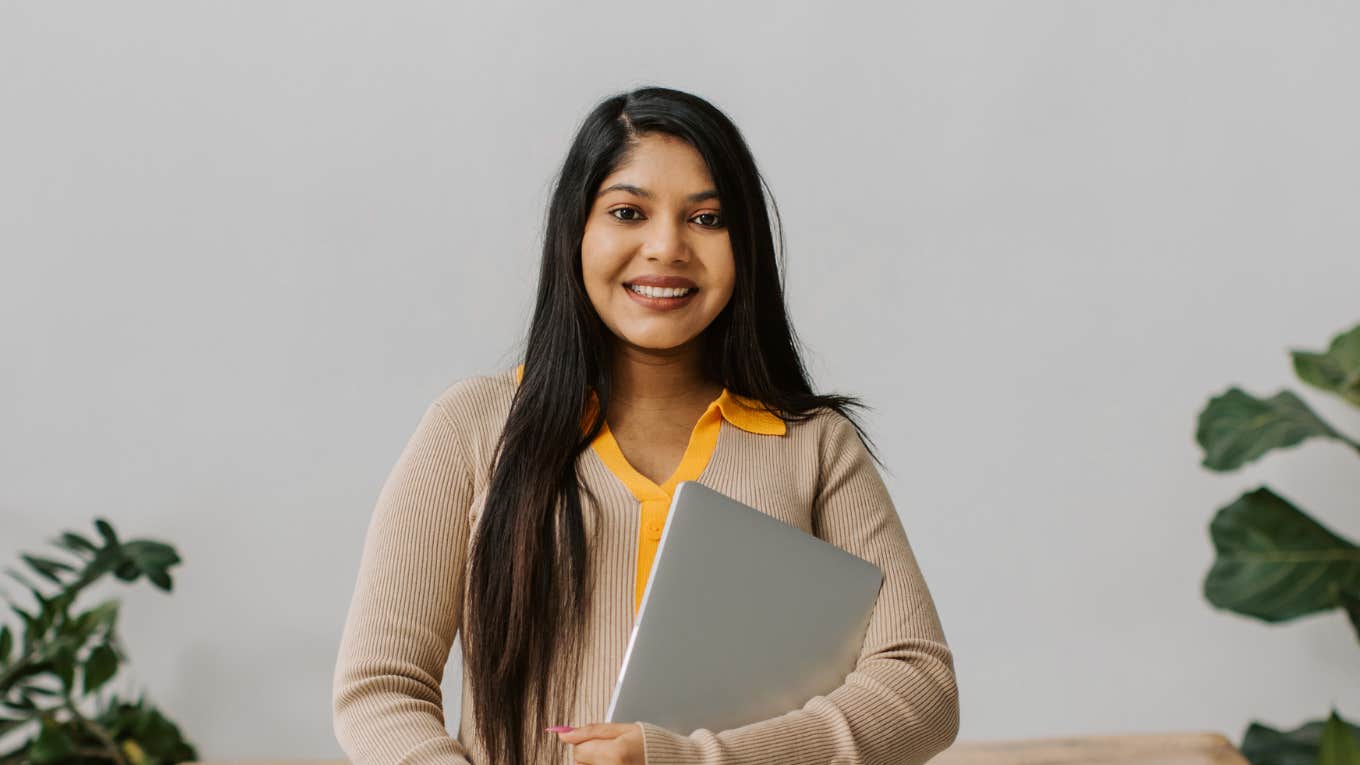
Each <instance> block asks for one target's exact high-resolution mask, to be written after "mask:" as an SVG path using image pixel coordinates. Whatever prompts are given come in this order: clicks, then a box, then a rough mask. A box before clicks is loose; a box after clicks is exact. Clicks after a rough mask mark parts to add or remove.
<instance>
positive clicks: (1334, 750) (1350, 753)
mask: <svg viewBox="0 0 1360 765" xmlns="http://www.w3.org/2000/svg"><path fill="white" fill-rule="evenodd" d="M1317 761H1318V765H1360V741H1357V740H1356V736H1355V734H1354V733H1353V732H1352V731H1351V729H1350V727H1349V726H1348V725H1346V723H1345V721H1343V720H1342V719H1341V717H1340V716H1339V715H1337V713H1336V709H1335V708H1333V709H1332V714H1331V716H1330V717H1328V718H1327V725H1326V727H1324V728H1323V729H1322V744H1321V746H1320V747H1319V749H1318V760H1317Z"/></svg>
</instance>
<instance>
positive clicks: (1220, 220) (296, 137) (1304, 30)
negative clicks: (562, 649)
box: [0, 0, 1360, 759]
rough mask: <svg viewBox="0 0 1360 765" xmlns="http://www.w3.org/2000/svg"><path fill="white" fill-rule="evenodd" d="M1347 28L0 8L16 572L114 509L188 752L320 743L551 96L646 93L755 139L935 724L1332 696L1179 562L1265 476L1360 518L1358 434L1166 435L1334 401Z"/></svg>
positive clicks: (1356, 704)
mask: <svg viewBox="0 0 1360 765" xmlns="http://www.w3.org/2000/svg"><path fill="white" fill-rule="evenodd" d="M1358 31H1360V6H1356V5H1353V4H1343V3H1322V2H1312V3H1309V2H1304V3H1272V2H1255V1H1249V0H1234V2H1221V3H1211V2H1190V3H1171V2H1149V1H1148V0H1137V1H1136V2H1133V1H1130V2H1117V3H1079V2H1070V3H1061V2H1030V3H1005V2H991V3H965V2H948V3H944V2H941V3H936V4H902V3H882V4H873V5H862V6H858V7H856V6H853V5H847V4H845V3H838V4H835V5H834V6H833V5H832V4H830V3H826V4H799V3H789V2H781V3H780V4H779V5H778V10H777V11H776V10H775V6H774V5H773V4H765V5H762V6H756V5H754V4H752V5H748V6H737V5H734V4H730V3H702V2H700V3H686V4H682V5H674V4H672V5H666V6H651V5H646V4H641V5H639V4H620V3H571V4H546V3H544V4H538V5H527V6H526V5H512V4H497V3H483V4H477V5H475V6H473V5H471V4H468V5H467V6H466V7H460V6H459V5H457V4H453V3H433V2H426V3H383V4H372V3H363V4H361V3H328V2H282V3H280V2H269V3H264V2H255V3H203V2H168V1H165V2H120V3H94V2H90V3H64V4H55V3H44V2H28V3H17V2H3V3H0V109H2V110H3V118H2V119H0V138H2V139H3V140H0V257H3V271H0V358H3V364H4V374H3V375H0V398H3V399H4V400H5V401H6V406H4V407H3V408H2V409H0V513H3V532H2V535H0V561H12V560H14V559H15V558H14V556H15V554H16V553H17V551H18V550H19V549H25V550H30V551H38V550H41V549H43V548H44V540H45V539H46V538H48V537H49V536H52V535H54V534H55V533H56V532H58V531H60V530H62V529H66V528H78V529H83V528H88V527H89V524H90V522H91V519H92V518H93V517H94V516H95V515H104V516H107V517H108V518H110V519H112V520H113V521H114V523H115V525H116V526H117V527H118V528H119V529H120V530H121V531H122V532H123V533H124V534H126V535H131V536H148V537H154V538H161V539H164V540H167V541H170V542H172V543H173V544H175V545H176V546H177V547H178V548H179V549H180V551H181V553H182V554H183V556H184V560H185V562H184V564H183V565H182V566H181V567H180V568H179V569H178V570H177V572H176V590H175V592H174V593H173V595H165V594H163V593H161V592H159V591H154V590H151V589H150V588H149V587H147V586H145V585H143V586H139V587H137V588H134V589H121V588H115V587H113V586H110V588H109V592H110V593H116V594H118V595H120V596H121V597H122V598H123V599H124V606H125V609H124V613H123V622H122V630H123V634H124V637H125V640H126V643H127V644H128V646H129V649H130V651H131V653H132V656H133V660H134V662H135V664H134V666H133V667H132V669H131V671H130V672H129V674H127V675H125V676H124V677H123V678H122V680H121V682H120V683H119V687H120V688H123V689H125V690H126V691H135V690H136V689H145V690H146V691H147V692H148V694H149V695H150V696H151V697H152V698H153V699H154V700H155V701H156V702H158V703H159V704H161V705H162V706H163V707H164V708H165V709H166V710H167V711H168V712H169V714H170V715H171V716H172V717H173V718H174V719H176V720H178V721H179V722H180V723H181V724H182V726H183V727H184V729H185V730H186V732H187V733H188V734H189V736H190V738H191V739H192V740H193V741H194V742H195V743H196V744H198V746H199V748H200V752H201V754H202V755H203V756H204V757H205V758H210V759H220V758H246V757H267V756H286V757H329V756H338V755H339V749H338V747H337V745H336V744H335V742H334V740H333V738H332V733H331V721H330V708H329V694H330V678H331V669H332V666H333V661H334V651H335V648H336V644H337V639H338V636H339V631H340V628H341V624H342V622H343V619H344V616H345V609H346V607H347V605H348V600H349V597H350V593H351V588H352V586H353V583H354V576H355V573H356V570H357V564H358V555H359V551H360V545H361V544H362V535H363V531H364V529H365V524H366V522H367V518H368V513H369V512H370V510H371V508H372V504H373V502H374V500H375V499H376V496H377V492H378V489H379V487H380V485H381V483H382V481H383V480H384V478H385V476H386V473H387V470H388V469H389V468H390V467H391V465H392V463H393V462H394V461H395V459H396V456H397V454H398V452H399V451H400V448H401V446H402V445H403V444H404V442H405V440H406V438H407V437H408V436H409V435H410V433H411V431H412V429H413V427H414V426H415V423H416V420H417V419H418V418H419V415H420V413H421V412H422V411H423V409H424V407H425V406H426V404H427V403H428V402H429V401H430V400H431V399H432V398H433V397H434V396H435V395H437V394H438V392H439V391H440V390H442V389H443V387H444V386H445V385H447V384H448V383H450V382H451V381H453V380H454V379H457V378H459V377H461V376H465V375H471V374H481V373H487V372H491V371H496V370H501V369H506V368H508V367H509V366H510V365H511V364H513V363H514V362H515V360H516V356H515V353H516V351H517V345H516V344H517V343H518V342H519V340H520V338H521V334H522V330H523V328H524V326H525V323H526V321H527V317H528V312H529V310H530V307H531V294H532V290H533V287H534V283H535V279H536V275H537V274H536V265H537V263H536V258H537V255H536V249H537V244H538V235H539V227H540V224H541V221H542V211H543V206H544V203H545V197H546V193H547V188H548V183H549V180H550V178H551V176H552V173H553V172H554V171H555V169H556V165H557V163H558V162H560V160H561V158H562V154H563V152H564V150H565V148H566V146H567V143H568V140H569V138H570V135H571V132H572V130H573V129H574V127H575V125H576V123H577V121H578V120H579V119H580V118H581V117H582V116H584V114H585V112H586V111H587V110H588V109H589V107H590V106H591V105H593V104H594V103H595V101H596V100H598V99H599V98H601V97H603V96H605V95H607V94H609V93H612V92H614V91H616V90H618V89H622V88H626V87H629V86H634V85H640V84H647V83H659V84H664V85H670V86H674V87H680V88H683V89H687V90H692V91H694V92H697V93H699V94H701V95H704V96H706V97H708V98H710V99H711V100H713V101H714V102H715V103H716V104H718V105H719V106H720V107H721V108H724V109H725V110H727V111H728V113H729V114H730V115H731V116H732V117H733V118H734V119H735V120H736V121H737V123H738V124H739V125H740V126H741V127H742V129H743V130H744V132H745V134H746V136H747V138H748V140H749V141H750V143H751V145H752V147H753V149H754V151H755V153H756V156H757V159H758V160H759V161H760V162H761V163H762V167H763V169H764V171H765V173H766V175H767V176H768V179H769V182H770V184H771V185H772V187H773V189H774V192H775V194H776V198H777V200H778V202H779V203H780V205H781V211H782V213H783V215H784V220H785V222H786V227H787V233H788V241H789V270H788V283H789V293H790V294H789V300H790V304H791V310H792V312H793V318H794V321H795V327H796V329H797V330H798V331H799V333H800V334H801V336H802V338H803V340H804V341H805V342H806V345H807V348H808V354H809V355H808V358H809V363H810V365H811V368H812V371H813V372H814V374H815V377H816V382H817V384H818V386H819V388H821V389H825V390H835V391H840V392H848V393H855V394H859V395H862V396H864V397H865V398H866V400H867V401H868V402H869V403H870V404H872V405H874V406H875V407H876V409H875V411H874V412H872V413H871V414H870V416H869V425H870V427H871V429H872V430H871V432H872V434H873V435H875V436H876V437H877V440H878V443H879V445H880V446H881V448H882V451H883V454H884V457H885V458H886V460H887V461H888V462H889V464H890V465H891V466H892V468H893V471H894V472H893V474H891V475H890V476H888V477H887V480H888V483H889V488H890V489H891V490H892V492H893V495H894V498H895V499H896V502H897V504H898V507H899V509H900V510H901V512H902V516H903V519H904V522H905V524H906V526H907V530H908V533H909V535H910V536H911V538H912V541H913V544H914V546H915V548H916V550H917V552H918V555H919V558H920V561H921V564H922V566H923V569H924V571H925V573H926V575H927V578H928V580H929V582H930V584H931V587H932V590H933V592H934V594H935V597H936V600H937V603H938V606H939V609H940V613H941V616H942V618H943V621H944V624H945V629H946V632H947V635H948V638H949V641H950V644H951V646H952V647H953V648H954V650H955V652H956V655H957V667H958V672H959V677H960V682H961V689H962V703H963V729H962V733H961V736H962V738H965V739H989V738H1003V737H1021V736H1049V735H1063V734H1076V733H1087V732H1090V733H1096V732H1120V731H1154V730H1197V729H1209V730H1218V731H1222V732H1224V733H1226V734H1228V735H1229V736H1231V737H1232V738H1233V739H1234V740H1236V739H1237V738H1238V736H1239V735H1240V733H1241V731H1242V730H1243V729H1244V727H1245V726H1246V724H1247V722H1248V721H1249V720H1252V719H1261V720H1264V721H1266V722H1268V723H1271V724H1274V725H1281V726H1292V725H1295V724H1297V723H1299V722H1302V721H1303V720H1306V719H1311V718H1315V717H1319V716H1323V715H1325V713H1326V709H1327V707H1328V705H1329V704H1332V703H1335V704H1338V705H1340V706H1341V708H1342V712H1343V713H1345V714H1347V715H1348V716H1350V717H1351V718H1352V719H1354V718H1356V717H1358V716H1360V661H1357V651H1356V639H1355V636H1354V634H1353V633H1352V631H1351V630H1350V628H1349V626H1348V625H1347V623H1346V622H1345V621H1344V619H1343V618H1342V616H1341V615H1340V614H1339V613H1333V614H1330V615H1327V616H1322V617H1315V618H1312V619H1308V620H1305V621H1302V622H1297V623H1293V624H1289V625H1285V626H1280V627H1275V628H1271V627H1267V626H1265V625H1263V624H1260V623H1257V622H1254V621H1251V620H1248V619H1245V618H1241V617H1238V616H1235V615H1232V614H1227V613H1219V612H1216V611H1214V610H1213V609H1212V608H1211V607H1210V606H1209V605H1208V604H1207V603H1206V602H1205V601H1204V600H1203V598H1202V597H1201V595H1200V583H1201V579H1202V576H1203V574H1204V572H1205V571H1206V570H1207V568H1208V566H1209V564H1210V562H1211V561H1212V552H1211V548H1210V546H1209V542H1208V536H1207V524H1208V521H1209V519H1210V518H1211V517H1212V515H1213V512H1214V510H1215V508H1217V507H1220V506H1222V505H1223V504H1226V503H1227V502H1228V501H1230V500H1231V499H1233V498H1234V497H1236V496H1237V494H1238V493H1240V492H1241V491H1243V490H1245V489H1247V488H1249V487H1253V486H1256V485H1258V484H1260V483H1262V482H1268V483H1269V484H1270V485H1271V486H1273V487H1275V488H1276V489H1278V490H1279V491H1281V492H1282V493H1284V494H1285V495H1286V496H1289V497H1291V498H1292V499H1294V500H1296V501H1297V502H1299V503H1300V504H1302V505H1303V506H1305V507H1307V508H1308V509H1309V510H1311V511H1313V512H1315V514H1316V516H1317V517H1318V518H1319V519H1320V520H1322V521H1323V522H1324V523H1327V524H1328V525H1330V526H1332V527H1333V528H1334V529H1336V530H1337V531H1338V532H1341V533H1343V534H1347V535H1349V536H1350V537H1351V538H1353V539H1354V538H1356V537H1360V518H1357V516H1356V504H1355V499H1354V498H1355V497H1356V496H1357V494H1360V470H1357V461H1356V455H1355V454H1353V453H1348V452H1347V450H1346V449H1344V448H1343V447H1341V446H1339V445H1327V444H1311V445H1307V446H1306V447H1304V448H1301V449H1298V450H1295V451H1293V452H1290V453H1281V454H1275V455H1272V456H1271V457H1269V458H1268V459H1267V460H1265V461H1263V462H1261V463H1259V464H1257V465H1254V466H1252V467H1251V468H1250V469H1248V470H1245V471H1243V472H1242V473H1240V474H1229V475H1217V474H1211V473H1209V472H1207V471H1205V470H1203V469H1202V468H1200V467H1199V466H1198V463H1199V459H1200V455H1199V452H1198V448H1197V447H1196V446H1195V444H1194V442H1193V432H1194V418H1195V416H1196V414H1197V413H1198V411H1199V409H1200V407H1201V406H1202V404H1203V403H1204V401H1205V400H1206V399H1207V398H1208V396H1210V395H1212V394H1215V393H1218V392H1220V391H1222V390H1223V389H1225V388H1226V387H1227V386H1228V385H1229V384H1238V385H1242V386H1245V387H1246V388H1247V389H1248V390H1251V391H1253V392H1255V393H1258V394H1267V393H1272V392H1274V391H1275V390H1276V389H1278V388H1279V387H1281V386H1285V385H1288V386H1290V387H1291V388H1293V389H1294V390H1296V391H1297V392H1299V393H1300V394H1301V395H1302V396H1303V398H1304V399H1305V400H1307V401H1308V402H1309V403H1310V404H1312V405H1313V406H1314V407H1315V408H1316V409H1317V410H1318V411H1319V412H1321V413H1322V414H1323V415H1324V416H1327V417H1329V418H1331V419H1332V420H1333V422H1335V423H1336V424H1337V425H1339V426H1342V427H1343V428H1345V429H1348V430H1349V431H1350V432H1351V433H1352V434H1357V433H1360V416H1358V415H1357V413H1356V412H1355V411H1354V410H1353V409H1349V408H1348V407H1346V406H1344V405H1343V404H1340V403H1338V402H1335V401H1332V400H1329V399H1328V398H1326V397H1325V396H1323V395H1320V394H1318V393H1315V392H1314V391H1312V390H1311V389H1306V388H1304V387H1302V386H1301V385H1300V384H1298V383H1296V382H1295V381H1294V380H1293V379H1292V373H1291V371H1290V367H1289V362H1288V357H1287V354H1286V349H1287V348H1290V347H1314V348H1316V347H1320V346H1322V345H1323V344H1324V343H1325V341H1326V340H1327V339H1328V338H1330V337H1331V336H1332V335H1333V334H1334V333H1335V332H1337V331H1339V330H1340V329H1343V328H1345V327H1349V326H1352V325H1353V324H1354V323H1355V322H1356V321H1357V320H1360V299H1358V298H1357V295H1358V294H1360V293H1357V285H1358V284H1360V216H1357V215H1356V214H1355V209H1356V203H1357V194H1360V148H1357V147H1358V144H1357V142H1356V141H1355V136H1356V135H1360V109H1358V108H1357V103H1356V100H1355V99H1354V97H1353V94H1354V90H1355V85H1356V78H1355V74H1356V72H1360V46H1357V45H1356V42H1357V32H1358ZM5 565H8V564H5ZM6 582H8V580H6ZM8 589H10V590H11V591H13V589H14V586H13V585H12V584H9V585H8ZM457 682H458V674H457V667H456V666H453V667H451V668H450V674H449V675H448V676H447V677H446V687H452V688H457ZM449 701H450V703H449V704H448V705H447V706H448V708H449V712H450V714H456V708H455V706H456V704H457V699H456V698H453V699H450V700H449ZM573 722H578V723H583V722H590V721H585V720H581V721H573Z"/></svg>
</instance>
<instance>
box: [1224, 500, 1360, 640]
mask: <svg viewBox="0 0 1360 765" xmlns="http://www.w3.org/2000/svg"><path fill="white" fill-rule="evenodd" d="M1209 531H1210V536H1211V537H1212V539H1213V543H1214V549H1215V550H1216V552H1217V553H1218V557H1217V559H1215V560H1214V564H1213V566H1212V567H1211V568H1210V569H1209V573H1208V575H1207V576H1206V577H1205V579H1204V596H1205V597H1206V598H1207V599H1208V600H1209V602H1210V603H1212V604H1213V605H1214V606H1216V607H1218V608H1223V609H1228V610H1230V611H1236V612H1237V613H1239V614H1244V615H1246V616H1254V617H1256V618H1258V619H1261V620H1263V621H1266V622H1281V621H1286V620H1289V619H1294V618H1297V617H1299V616H1303V615H1305V614H1310V613H1314V612H1317V611H1324V610H1327V609H1330V608H1336V607H1338V606H1340V605H1341V600H1340V593H1341V592H1342V591H1343V590H1351V589H1353V588H1357V587H1360V548H1357V547H1356V545H1355V544H1354V543H1352V542H1350V541H1347V540H1345V539H1342V538H1341V537H1339V536H1337V535H1336V534H1333V533H1332V532H1331V531H1329V530H1328V529H1327V528H1326V527H1324V526H1323V525H1322V524H1320V523H1318V522H1317V521H1315V520H1313V519H1312V518H1310V517H1308V516H1307V515H1306V514H1304V513H1303V512H1300V511H1299V510H1298V509H1297V508H1295V507H1294V506H1293V505H1292V504H1290V503H1289V502H1288V501H1286V500H1285V499H1284V498H1282V497H1280V496H1279V495H1277V494H1275V493H1274V492H1272V491H1271V490H1270V489H1268V488H1266V487H1264V486H1262V487H1260V488H1257V489H1255V490H1253V491H1250V492H1247V493H1245V494H1243V495H1242V496H1240V497H1238V498H1237V500H1235V501H1234V502H1233V503H1232V504H1229V505H1227V506H1226V507H1223V508H1221V509H1220V510H1219V511H1218V513H1217V514H1215V516H1214V519H1213V521H1212V522H1211V523H1210V525H1209Z"/></svg>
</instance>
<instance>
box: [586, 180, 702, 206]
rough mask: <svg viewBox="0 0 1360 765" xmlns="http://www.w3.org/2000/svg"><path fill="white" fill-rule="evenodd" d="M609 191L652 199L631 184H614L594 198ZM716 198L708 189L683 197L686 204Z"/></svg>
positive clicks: (650, 194)
mask: <svg viewBox="0 0 1360 765" xmlns="http://www.w3.org/2000/svg"><path fill="white" fill-rule="evenodd" d="M611 191H627V192H629V193H631V194H636V195H638V196H640V197H645V198H647V199H651V198H652V192H650V191H648V190H646V189H644V188H641V187H640V186H634V185H633V184H631V183H616V184H614V185H613V186H609V187H607V188H603V189H600V193H598V194H596V195H595V196H596V197H602V196H604V195H605V194H608V193H609V192H611ZM717 198H718V192H717V191H716V190H714V189H709V190H707V191H700V192H697V193H694V194H690V195H689V196H688V197H685V201H687V202H702V201H704V200H705V199H717Z"/></svg>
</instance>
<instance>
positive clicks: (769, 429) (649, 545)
mask: <svg viewBox="0 0 1360 765" xmlns="http://www.w3.org/2000/svg"><path fill="white" fill-rule="evenodd" d="M523 378H524V365H523V364H520V365H519V367H518V368H516V370H515V382H516V383H518V382H519V381H520V380H522V379H523ZM590 395H591V402H592V403H593V402H594V401H595V393H594V391H592V392H591V394H590ZM592 413H593V412H591V411H588V412H587V414H588V415H589V414H592ZM588 419H589V417H587V420H588ZM724 420H726V421H727V422H728V423H730V424H732V425H735V426H737V427H739V428H741V429H742V430H745V431H747V432H750V433H758V434H761V435H767V436H782V435H784V434H785V432H786V431H787V428H786V426H785V424H784V421H783V420H781V419H779V417H778V416H776V415H775V414H773V413H771V412H769V411H766V410H765V409H763V408H761V406H760V404H759V403H757V402H755V401H754V400H753V399H749V398H745V397H743V396H739V395H737V394H735V393H731V392H729V391H728V390H727V389H726V388H723V390H722V392H721V393H719V394H718V397H717V398H715V399H713V401H712V402H711V403H710V404H709V405H708V409H706V410H705V411H704V413H703V414H702V415H700V417H699V421H698V422H696V423H695V424H694V429H693V430H692V431H691V432H690V436H689V445H688V446H687V447H686V448H685V454H684V456H683V457H681V458H680V464H679V466H677V467H676V468H675V472H674V473H672V474H671V477H670V478H667V479H666V481H665V483H662V484H661V485H659V486H658V485H657V484H656V483H654V482H653V481H652V480H651V479H650V478H648V477H647V476H645V475H643V474H642V473H639V472H638V471H637V469H636V468H634V467H633V466H632V465H631V464H630V463H629V462H628V459H627V458H626V457H624V456H623V450H621V449H620V448H619V444H618V442H617V441H615V440H614V434H613V433H611V432H610V430H609V423H607V422H606V423H605V424H604V426H603V427H602V428H601V429H600V433H599V435H597V436H596V437H595V440H594V441H592V442H591V444H590V446H591V448H592V449H594V450H595V453H596V454H598V455H599V457H600V461H601V462H603V463H604V464H605V467H607V468H609V470H610V472H612V473H613V474H614V475H615V476H617V477H618V479H619V481H621V482H622V483H623V485H624V486H627V487H628V490H629V491H631V492H632V493H633V498H634V499H636V500H637V501H638V510H639V512H640V513H641V514H642V517H641V523H639V524H638V545H637V573H636V579H635V582H636V584H635V588H634V592H633V614H634V615H636V614H637V612H638V609H639V608H641V607H642V594H643V592H645V591H646V589H647V579H648V578H649V577H650V576H651V574H652V563H653V562H654V561H655V560H656V548H657V546H658V544H660V542H661V530H662V529H663V528H665V525H666V515H667V513H669V512H670V507H671V499H672V497H673V496H674V495H675V487H676V486H678V485H679V484H680V482H681V481H693V480H695V479H697V478H698V477H699V475H700V474H701V473H703V472H704V468H705V467H707V466H708V461H709V459H710V458H711V457H712V456H713V450H714V448H716V447H717V445H718V433H719V431H720V429H721V428H722V423H723V421H724Z"/></svg>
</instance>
